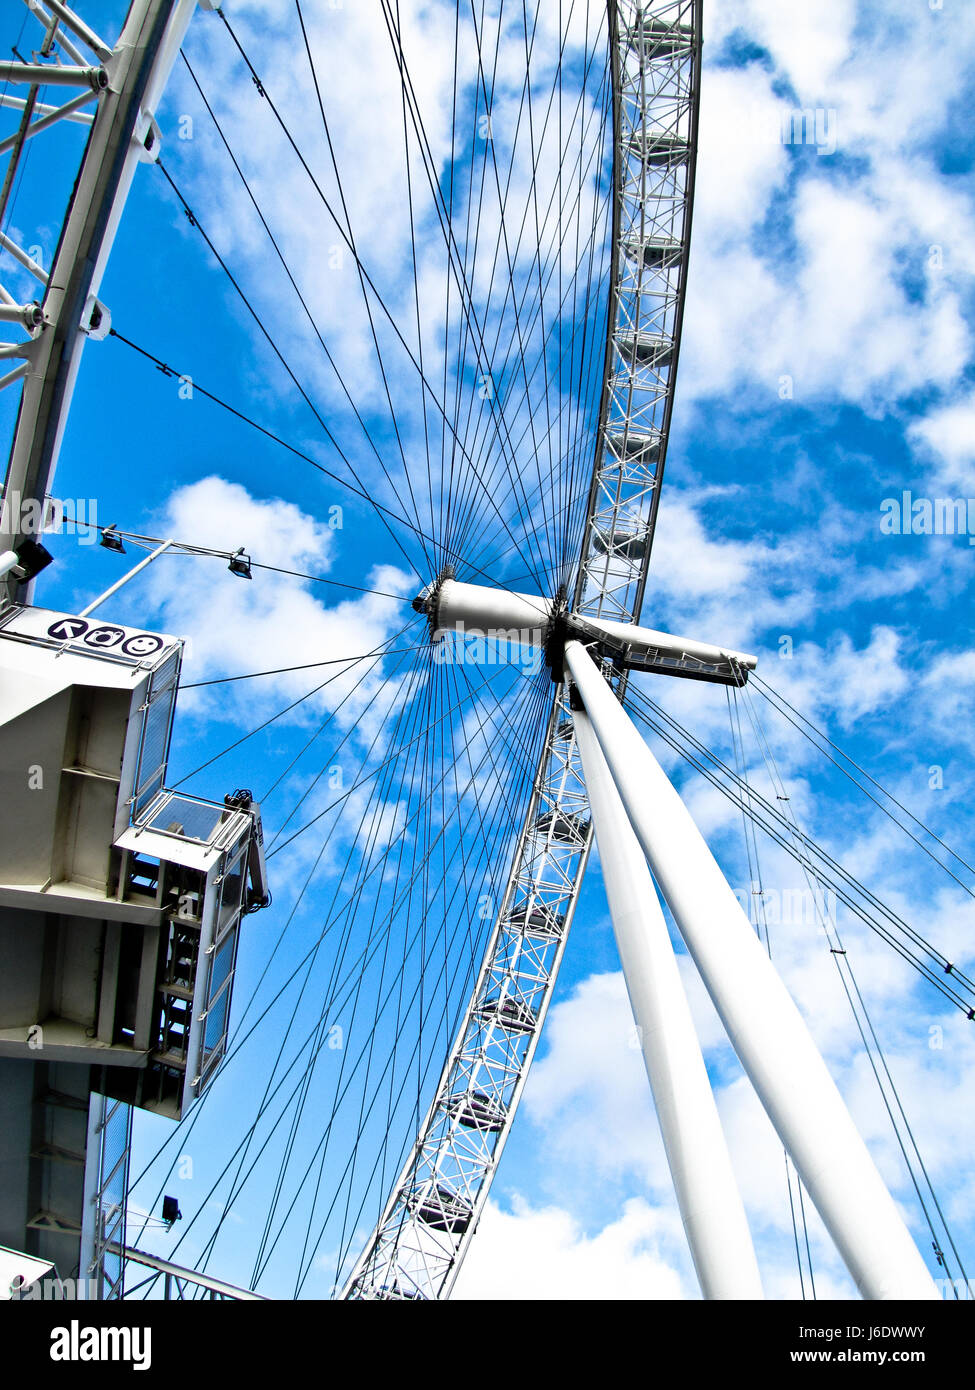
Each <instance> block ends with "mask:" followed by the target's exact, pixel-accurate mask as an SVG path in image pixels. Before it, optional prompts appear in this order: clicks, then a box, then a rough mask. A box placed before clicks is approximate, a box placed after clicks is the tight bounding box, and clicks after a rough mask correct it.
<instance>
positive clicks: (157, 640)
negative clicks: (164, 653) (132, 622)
mask: <svg viewBox="0 0 975 1390" xmlns="http://www.w3.org/2000/svg"><path fill="white" fill-rule="evenodd" d="M162 646H163V639H162V638H161V637H156V636H155V634H154V633H151V632H142V633H140V634H139V636H138V637H130V638H129V639H128V640H127V641H125V642H123V643H122V650H123V652H125V655H126V656H139V657H144V656H152V655H153V653H154V652H158V651H159V650H160V648H161V647H162Z"/></svg>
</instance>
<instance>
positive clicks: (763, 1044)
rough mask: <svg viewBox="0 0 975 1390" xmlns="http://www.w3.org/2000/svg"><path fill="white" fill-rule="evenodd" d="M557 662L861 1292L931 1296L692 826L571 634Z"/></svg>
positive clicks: (818, 1064) (880, 1186)
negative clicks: (570, 681)
mask: <svg viewBox="0 0 975 1390" xmlns="http://www.w3.org/2000/svg"><path fill="white" fill-rule="evenodd" d="M565 659H566V664H567V667H568V669H569V671H570V672H571V675H572V679H573V680H574V681H575V684H576V688H577V690H578V694H579V696H580V697H581V699H582V702H583V704H584V705H585V709H586V713H587V714H588V715H589V718H590V719H591V720H592V726H593V731H594V732H595V735H596V737H597V739H598V740H599V745H600V747H601V749H602V751H603V754H604V756H605V758H606V762H607V764H608V765H609V768H610V771H611V773H612V775H613V780H614V781H615V782H616V785H617V787H618V788H619V792H620V796H621V798H622V800H623V804H624V805H625V807H626V811H627V814H628V816H629V818H630V822H631V824H632V826H633V829H634V831H635V832H636V835H637V838H638V839H639V841H640V843H641V845H642V846H643V850H644V853H645V854H646V856H647V859H648V861H649V864H650V868H651V870H652V871H653V875H654V877H655V878H656V880H657V883H658V884H659V885H660V889H661V891H662V893H663V895H664V897H665V899H666V900H667V903H668V904H669V906H670V909H671V912H672V913H673V915H674V920H675V921H676V923H677V926H678V928H679V929H680V932H681V935H682V936H683V938H684V941H685V944H686V945H687V949H688V951H689V952H690V954H691V956H692V957H693V959H694V963H695V965H696V966H697V968H698V970H699V972H700V974H701V977H702V979H703V980H704V984H705V986H706V987H707V990H708V993H709V994H710V996H711V998H712V1000H713V1001H714V1006H715V1008H716V1009H717V1011H718V1014H719V1016H720V1018H721V1021H722V1023H723V1024H724V1026H725V1028H726V1030H727V1033H728V1037H729V1039H730V1041H731V1044H732V1046H733V1047H734V1049H735V1051H736V1052H737V1054H738V1057H739V1059H740V1061H741V1064H742V1066H743V1067H744V1069H745V1071H746V1072H747V1074H748V1076H749V1078H750V1079H751V1082H752V1085H753V1086H754V1087H755V1090H756V1092H757V1093H758V1096H759V1099H760V1100H761V1102H762V1105H763V1106H764V1107H765V1110H766V1113H767V1114H768V1116H769V1119H770V1120H771V1121H772V1124H773V1125H774V1126H775V1129H776V1131H777V1132H778V1135H779V1138H780V1139H781V1140H782V1143H783V1145H784V1146H785V1148H786V1150H787V1152H788V1153H789V1154H790V1156H791V1157H792V1160H793V1162H794V1163H795V1165H796V1168H797V1170H798V1172H799V1176H800V1177H801V1179H802V1181H803V1182H804V1183H805V1185H806V1190H807V1191H808V1192H809V1194H810V1196H811V1197H812V1200H813V1202H814V1203H815V1205H816V1208H817V1210H818V1211H819V1214H820V1216H821V1217H822V1219H823V1222H824V1224H825V1225H826V1228H827V1230H828V1231H829V1233H830V1235H831V1236H832V1237H833V1240H834V1241H835V1242H836V1245H837V1248H838V1249H839V1252H840V1254H841V1255H842V1257H843V1259H844V1261H845V1263H846V1266H847V1268H848V1269H849V1271H850V1273H851V1275H852V1276H853V1280H854V1282H855V1283H856V1286H857V1288H858V1289H859V1291H860V1293H861V1295H862V1296H863V1297H864V1298H868V1299H893V1298H906V1299H936V1298H937V1297H938V1292H937V1289H936V1288H935V1284H934V1280H933V1279H932V1277H931V1275H930V1273H929V1272H928V1269H927V1267H926V1266H925V1263H924V1261H923V1259H922V1258H921V1255H920V1253H919V1252H918V1249H917V1247H916V1245H915V1244H914V1242H913V1240H912V1239H911V1236H910V1234H909V1232H908V1230H907V1227H906V1225H905V1224H904V1221H903V1218H902V1217H901V1215H900V1212H899V1211H898V1209H897V1206H896V1205H895V1203H894V1200H893V1198H892V1197H891V1195H890V1193H889V1192H888V1191H887V1188H886V1187H885V1186H884V1183H883V1180H882V1179H881V1177H880V1174H879V1173H878V1171H877V1168H876V1166H875V1164H874V1162H873V1159H872V1158H871V1157H870V1154H869V1152H868V1150H867V1147H866V1145H865V1144H864V1142H863V1140H862V1138H861V1137H860V1134H859V1132H858V1131H857V1129H856V1126H855V1125H854V1123H853V1121H852V1119H851V1118H850V1115H849V1112H848V1111H847V1109H846V1106H845V1104H844V1102H843V1098H842V1097H841V1095H840V1093H839V1091H838V1090H837V1088H836V1085H835V1083H834V1081H833V1079H832V1077H831V1076H830V1074H829V1072H828V1070H827V1068H826V1064H825V1063H824V1061H823V1059H822V1057H821V1056H820V1055H819V1052H818V1050H817V1048H816V1045H815V1043H814V1042H813V1039H812V1037H811V1035H810V1033H809V1030H808V1029H807V1027H806V1024H805V1022H804V1021H803V1018H802V1015H801V1014H800V1013H799V1010H798V1009H797V1007H796V1005H795V1003H794V1002H793V1000H792V998H791V996H790V995H789V993H788V991H787V990H786V988H785V986H784V984H783V983H782V981H781V980H780V978H779V976H778V974H777V972H776V971H775V969H774V967H773V966H772V963H771V961H770V960H769V958H768V956H767V955H766V953H765V951H764V950H763V949H762V946H761V943H760V942H759V940H758V937H757V936H756V935H755V932H754V931H753V930H752V927H751V925H750V923H749V921H748V919H747V917H746V916H745V913H744V912H743V910H742V908H741V906H740V904H739V903H738V900H737V899H736V897H735V895H734V893H733V892H732V891H731V889H730V887H729V886H728V884H727V882H726V881H725V878H724V875H723V874H722V872H721V870H720V868H719V867H718V864H717V862H716V860H715V859H714V857H713V855H712V854H711V851H710V850H709V849H708V847H707V845H706V843H705V841H704V838H703V836H702V835H701V832H700V831H699V830H698V828H697V826H696V825H695V824H694V821H693V819H692V818H691V815H690V813H689V811H688V810H687V808H686V807H685V805H684V803H683V802H682V800H681V798H680V797H679V796H678V794H677V792H676V791H675V790H674V788H673V786H672V785H671V783H670V781H669V780H668V778H667V776H666V774H665V773H664V771H663V769H662V768H661V767H660V765H659V763H658V762H657V760H656V758H655V757H654V756H653V753H652V752H651V751H650V749H649V748H648V747H647V744H646V743H645V742H644V740H643V738H642V737H641V736H640V734H639V732H638V730H637V729H636V728H635V727H634V725H633V724H632V723H631V722H630V720H629V719H628V718H627V716H626V714H625V713H624V711H623V709H622V707H621V706H620V705H619V703H618V702H617V701H616V700H615V699H614V697H613V695H612V692H611V691H610V689H609V687H608V686H607V684H606V682H605V681H604V680H603V678H602V676H601V675H600V673H599V670H598V669H597V667H596V666H595V665H594V663H593V661H592V659H591V658H590V656H589V654H588V653H587V652H586V650H585V648H584V647H583V646H582V645H581V644H580V643H579V642H569V643H567V645H566V648H565Z"/></svg>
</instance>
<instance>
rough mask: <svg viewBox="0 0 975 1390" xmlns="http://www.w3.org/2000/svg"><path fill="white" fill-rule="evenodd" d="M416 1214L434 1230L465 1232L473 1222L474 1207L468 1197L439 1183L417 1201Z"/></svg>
mask: <svg viewBox="0 0 975 1390" xmlns="http://www.w3.org/2000/svg"><path fill="white" fill-rule="evenodd" d="M415 1209H416V1214H417V1216H418V1217H419V1218H420V1220H421V1221H423V1222H425V1223H426V1225H427V1226H429V1227H431V1229H432V1230H434V1231H450V1232H451V1233H456V1234H458V1235H461V1234H463V1232H464V1231H466V1230H467V1228H468V1226H469V1225H470V1224H471V1220H472V1218H473V1215H474V1208H473V1206H472V1205H471V1203H470V1202H469V1201H468V1200H467V1198H466V1197H462V1196H461V1195H460V1194H459V1193H458V1192H454V1191H453V1190H452V1189H451V1188H449V1187H445V1186H444V1185H443V1184H442V1183H438V1184H437V1186H436V1187H435V1188H434V1189H433V1190H432V1191H428V1192H427V1193H426V1194H425V1196H422V1197H420V1198H419V1200H418V1201H417V1203H416V1208H415Z"/></svg>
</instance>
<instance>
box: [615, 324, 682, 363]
mask: <svg viewBox="0 0 975 1390" xmlns="http://www.w3.org/2000/svg"><path fill="white" fill-rule="evenodd" d="M616 346H617V348H618V350H619V353H620V356H621V357H624V358H626V360H627V362H629V363H631V364H632V365H633V366H635V367H654V368H659V367H669V366H670V365H671V363H672V362H673V360H674V343H673V339H672V338H665V337H662V336H661V335H660V334H658V333H617V335H616Z"/></svg>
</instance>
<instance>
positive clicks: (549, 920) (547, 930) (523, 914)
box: [508, 903, 565, 936]
mask: <svg viewBox="0 0 975 1390" xmlns="http://www.w3.org/2000/svg"><path fill="white" fill-rule="evenodd" d="M508 923H509V925H510V926H512V927H514V928H516V930H518V931H523V932H524V933H525V935H526V936H561V935H562V932H563V930H564V929H565V918H564V917H560V916H559V915H558V914H557V913H555V912H553V911H552V910H551V908H548V907H544V906H543V905H542V904H541V903H536V904H535V906H534V907H533V908H531V909H529V907H528V904H527V903H523V904H522V906H521V907H516V908H515V910H514V911H513V912H512V913H510V914H509V916H508Z"/></svg>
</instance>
